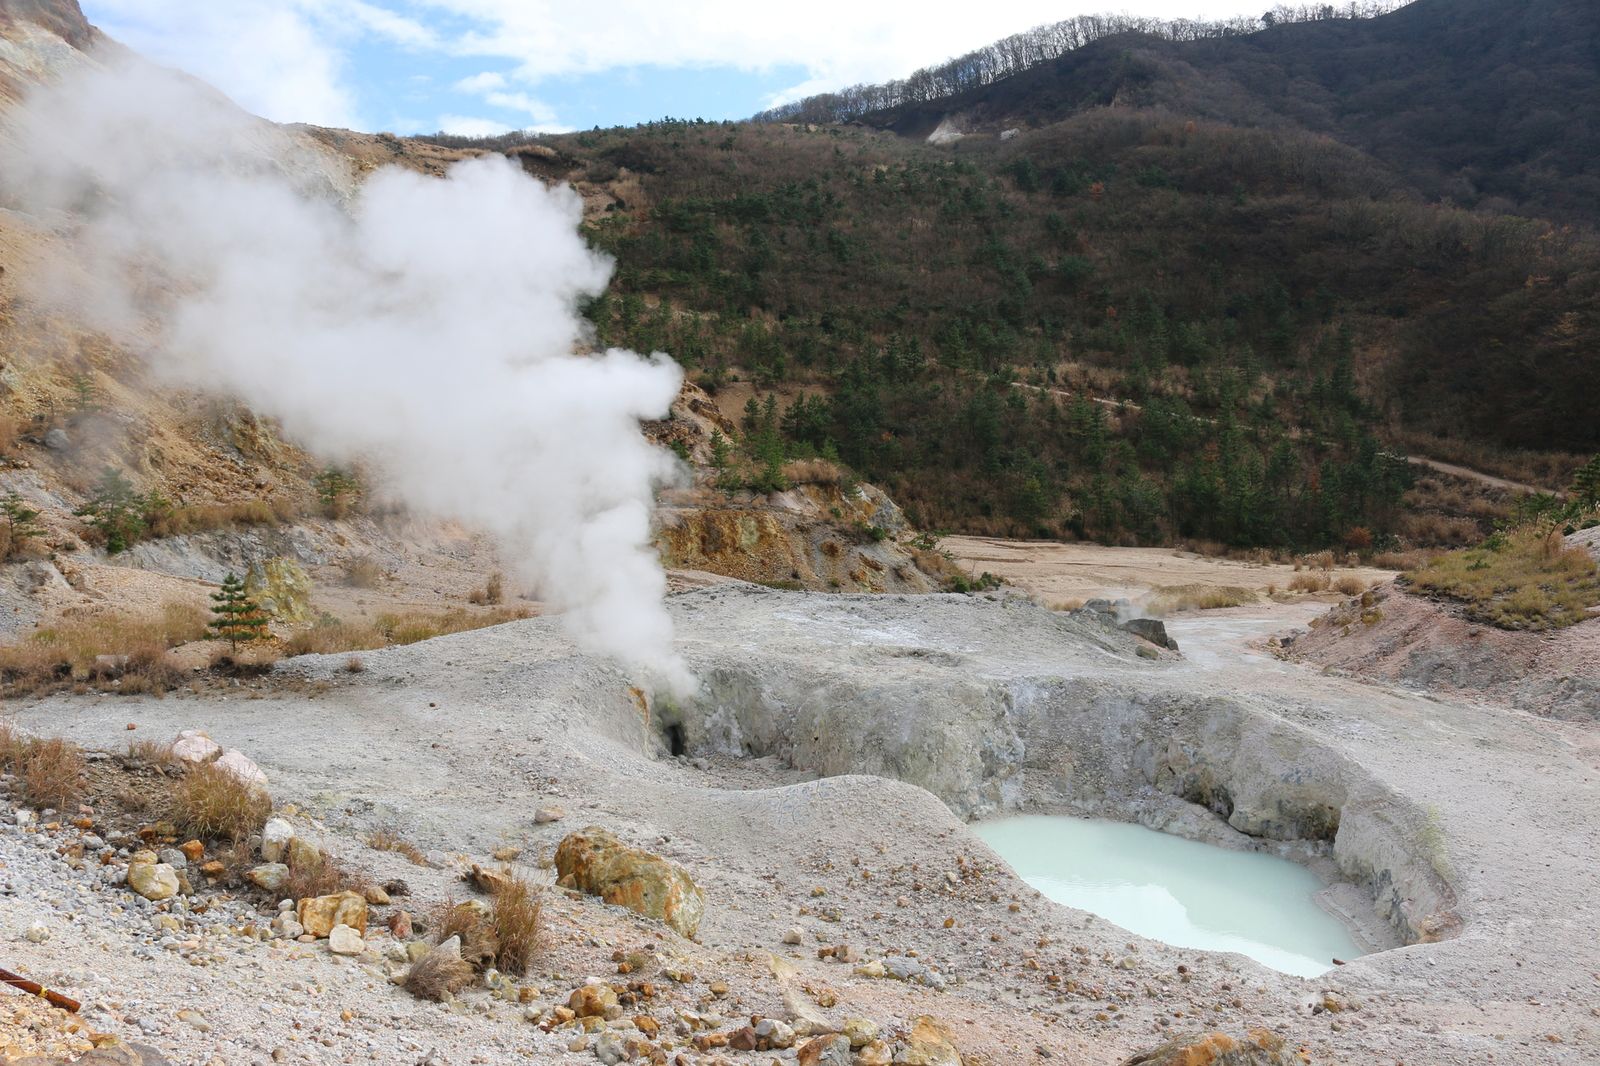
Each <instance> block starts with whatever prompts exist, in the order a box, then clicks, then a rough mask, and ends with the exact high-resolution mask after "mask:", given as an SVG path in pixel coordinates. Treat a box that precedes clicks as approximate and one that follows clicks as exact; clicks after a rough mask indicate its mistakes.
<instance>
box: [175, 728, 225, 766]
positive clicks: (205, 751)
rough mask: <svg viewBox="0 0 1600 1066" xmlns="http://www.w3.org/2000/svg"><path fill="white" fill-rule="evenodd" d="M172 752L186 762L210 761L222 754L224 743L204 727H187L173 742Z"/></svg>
mask: <svg viewBox="0 0 1600 1066" xmlns="http://www.w3.org/2000/svg"><path fill="white" fill-rule="evenodd" d="M172 754H173V756H174V757H176V758H179V759H182V760H183V761H184V762H210V761H211V760H212V759H215V758H216V757H217V756H218V755H221V754H222V745H221V744H218V743H217V742H216V741H214V740H212V739H211V738H210V737H208V736H206V734H205V731H204V730H202V729H185V730H184V731H183V732H181V733H179V734H178V739H177V740H174V741H173V742H172Z"/></svg>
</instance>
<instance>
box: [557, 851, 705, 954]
mask: <svg viewBox="0 0 1600 1066" xmlns="http://www.w3.org/2000/svg"><path fill="white" fill-rule="evenodd" d="M556 875H557V877H558V878H560V883H561V884H563V885H568V886H571V887H573V888H576V889H578V890H579V891H582V892H587V893H589V894H590V895H593V896H599V897H600V898H601V899H603V900H605V901H606V902H607V903H611V904H615V905H617V906H620V907H626V908H628V909H629V910H631V911H635V912H637V913H639V914H643V915H645V916H647V917H650V918H654V919H656V920H657V921H660V922H664V923H665V924H666V925H667V926H669V927H670V928H672V929H673V930H675V931H676V932H678V933H679V934H680V935H682V936H685V937H693V936H694V934H695V931H696V930H697V929H699V928H700V918H701V915H702V914H704V913H705V893H704V892H702V891H701V889H700V886H699V885H697V884H695V883H694V879H693V878H691V877H690V876H689V874H688V871H686V870H684V869H683V867H681V866H679V865H677V864H676V863H674V862H670V861H668V860H667V859H663V858H662V857H661V856H659V855H653V854H651V853H650V852H648V851H643V850H641V849H639V848H631V847H628V846H627V845H626V844H623V843H622V842H621V841H619V840H618V839H617V838H616V837H615V836H614V835H612V834H611V833H610V832H608V831H607V830H605V829H602V828H600V827H599V826H590V827H589V828H587V829H582V830H579V831H578V832H576V833H571V834H569V835H567V836H566V837H565V838H563V839H562V841H561V844H560V845H559V846H558V847H557V848H556Z"/></svg>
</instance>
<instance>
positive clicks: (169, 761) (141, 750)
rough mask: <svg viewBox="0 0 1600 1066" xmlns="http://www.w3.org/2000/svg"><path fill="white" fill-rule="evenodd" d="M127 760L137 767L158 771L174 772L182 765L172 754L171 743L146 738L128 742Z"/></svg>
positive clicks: (180, 760)
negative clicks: (147, 767)
mask: <svg viewBox="0 0 1600 1066" xmlns="http://www.w3.org/2000/svg"><path fill="white" fill-rule="evenodd" d="M127 758H128V761H129V762H131V763H135V764H137V765H139V766H149V767H153V768H156V769H160V770H175V769H178V768H180V767H182V766H183V765H184V762H183V760H182V759H180V758H178V757H177V756H176V755H174V754H172V745H171V743H169V742H166V741H160V740H150V739H147V738H146V739H140V740H130V741H128V756H127Z"/></svg>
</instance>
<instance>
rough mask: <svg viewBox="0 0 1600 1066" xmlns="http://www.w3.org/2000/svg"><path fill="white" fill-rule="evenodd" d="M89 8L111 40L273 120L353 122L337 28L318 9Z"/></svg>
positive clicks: (130, 3) (146, 0) (219, 1)
mask: <svg viewBox="0 0 1600 1066" xmlns="http://www.w3.org/2000/svg"><path fill="white" fill-rule="evenodd" d="M86 6H87V8H88V14H89V17H90V19H91V20H92V21H94V22H95V23H96V24H97V25H98V26H99V27H100V28H101V29H102V30H104V31H105V32H106V33H108V34H110V35H111V36H112V37H113V38H115V39H116V40H118V41H120V42H122V43H123V44H126V45H127V46H128V47H130V48H132V49H134V50H135V51H136V52H139V53H141V54H142V55H144V56H146V57H147V58H149V59H153V60H155V61H156V62H158V63H163V64H166V65H169V66H174V67H178V68H181V69H182V70H184V71H187V72H188V73H190V74H193V75H195V76H196V77H199V78H202V79H204V80H206V81H208V82H210V83H211V84H212V85H215V86H216V87H218V88H219V89H221V90H222V91H223V92H225V93H227V94H228V95H229V96H231V97H232V98H233V99H234V101H235V102H237V103H238V104H239V105H240V106H242V107H244V108H246V109H247V110H250V111H253V112H255V113H256V114H258V115H262V116H264V117H266V118H270V119H274V120H276V121H279V122H314V123H317V124H320V125H325V126H350V125H354V124H355V123H356V104H355V94H354V93H353V92H352V91H351V89H350V88H349V86H348V85H347V84H346V83H345V80H344V55H343V51H342V49H341V48H340V46H339V44H338V42H337V36H338V34H336V33H333V32H330V28H329V27H328V26H327V25H326V24H324V22H323V21H322V20H321V19H320V18H319V17H318V15H317V13H316V12H315V11H312V10H308V9H306V8H304V7H302V6H301V5H299V4H296V3H281V2H274V0H210V2H208V3H205V4H195V3H190V2H188V0H93V2H91V3H89V4H88V5H86Z"/></svg>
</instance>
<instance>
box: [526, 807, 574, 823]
mask: <svg viewBox="0 0 1600 1066" xmlns="http://www.w3.org/2000/svg"><path fill="white" fill-rule="evenodd" d="M566 816H567V812H566V811H565V810H563V809H562V808H560V807H540V808H539V809H538V810H536V811H534V812H533V824H534V825H549V824H550V823H551V822H559V821H561V819H563V818H565V817H566Z"/></svg>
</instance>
